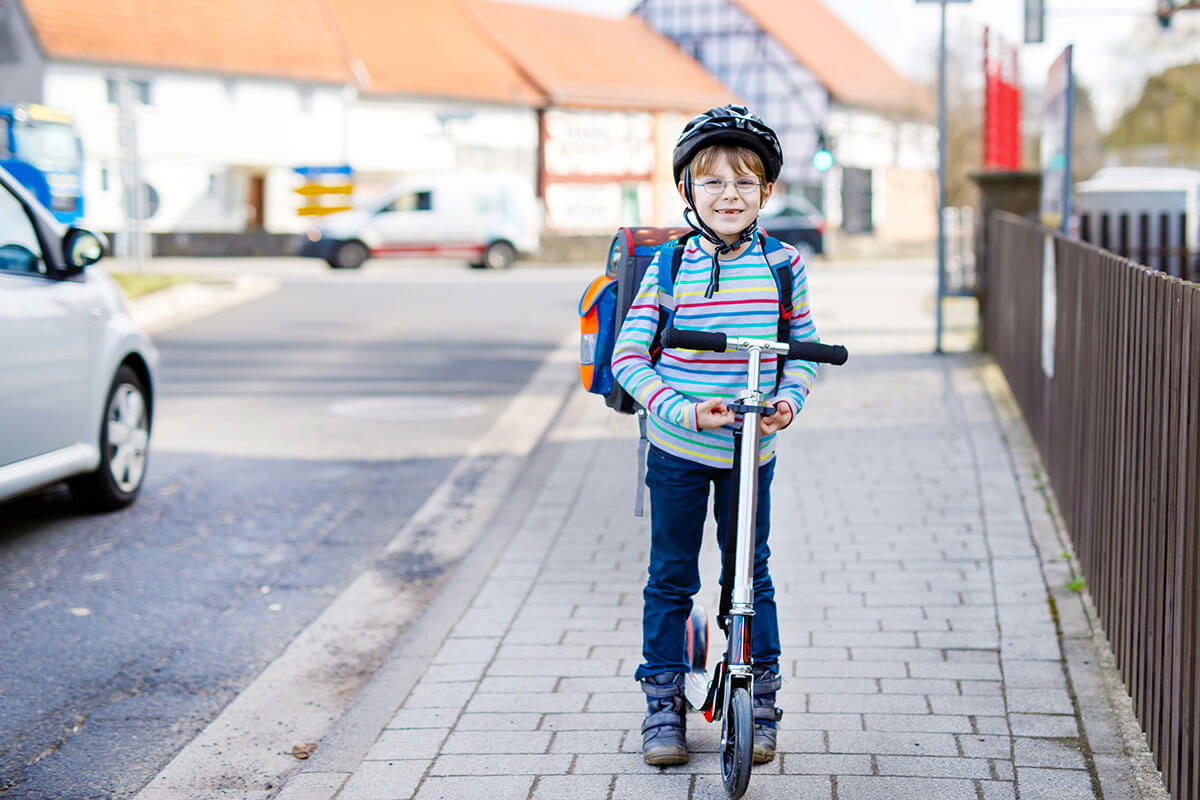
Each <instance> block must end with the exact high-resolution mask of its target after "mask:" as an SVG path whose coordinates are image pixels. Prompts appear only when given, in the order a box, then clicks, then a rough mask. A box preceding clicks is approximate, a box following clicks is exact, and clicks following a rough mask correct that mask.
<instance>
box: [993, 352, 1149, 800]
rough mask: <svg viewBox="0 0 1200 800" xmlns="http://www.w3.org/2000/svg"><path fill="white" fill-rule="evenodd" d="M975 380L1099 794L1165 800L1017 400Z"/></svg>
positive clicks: (996, 382)
mask: <svg viewBox="0 0 1200 800" xmlns="http://www.w3.org/2000/svg"><path fill="white" fill-rule="evenodd" d="M979 375H980V381H981V382H982V384H983V385H984V387H985V388H986V389H987V394H988V399H989V401H990V403H991V406H992V409H993V412H994V413H995V415H996V421H997V427H998V428H999V429H1000V430H1001V432H1002V435H1003V436H1004V439H1005V442H1006V443H1007V445H1008V449H1009V452H1010V454H1011V456H1012V459H1013V470H1014V475H1015V477H1016V479H1017V483H1018V484H1019V486H1020V491H1021V496H1022V502H1023V503H1024V505H1025V509H1026V513H1027V515H1028V517H1029V524H1030V529H1031V530H1032V532H1033V538H1034V544H1035V545H1036V547H1037V549H1038V553H1039V556H1040V558H1041V561H1042V566H1043V573H1044V574H1045V577H1046V589H1047V592H1048V594H1049V598H1050V599H1051V601H1052V602H1053V604H1054V607H1055V609H1056V611H1057V617H1058V630H1059V643H1060V645H1061V647H1062V653H1063V659H1064V662H1065V667H1066V672H1067V677H1068V680H1069V685H1070V689H1071V693H1072V696H1073V699H1074V702H1075V707H1076V713H1077V715H1078V717H1079V719H1080V723H1081V725H1082V727H1083V739H1084V740H1085V741H1086V742H1087V746H1088V749H1089V750H1090V753H1089V761H1091V763H1092V765H1093V767H1094V779H1095V780H1096V782H1098V783H1099V787H1098V788H1099V790H1100V791H1099V792H1097V794H1098V796H1100V797H1103V798H1104V800H1170V793H1169V792H1168V791H1167V789H1166V787H1165V786H1164V785H1163V781H1162V775H1161V774H1160V773H1159V772H1158V769H1157V768H1156V767H1155V765H1154V755H1153V753H1152V752H1151V751H1150V747H1149V745H1148V744H1147V742H1146V737H1145V735H1144V734H1143V732H1142V729H1141V725H1140V723H1139V722H1138V720H1137V717H1136V716H1135V715H1134V713H1133V707H1132V700H1131V699H1130V697H1129V694H1128V693H1127V692H1126V690H1125V685H1124V683H1123V682H1122V680H1121V674H1120V671H1119V670H1118V669H1117V667H1116V664H1115V660H1114V657H1113V653H1112V647H1111V646H1110V644H1109V642H1108V640H1107V638H1106V637H1105V635H1104V630H1103V628H1102V627H1101V624H1100V621H1099V619H1098V617H1097V615H1096V610H1095V607H1094V606H1093V604H1092V599H1091V596H1090V595H1089V594H1088V592H1087V590H1086V589H1085V590H1084V591H1081V592H1076V591H1074V590H1072V589H1069V588H1067V583H1068V582H1069V581H1071V580H1072V579H1074V578H1075V577H1077V576H1076V573H1075V571H1074V566H1073V564H1074V563H1075V552H1074V549H1073V547H1072V545H1071V541H1070V539H1069V538H1068V535H1067V533H1066V530H1067V528H1066V524H1065V522H1064V521H1063V519H1062V516H1061V515H1060V514H1059V512H1058V500H1057V499H1056V498H1055V497H1054V494H1053V490H1052V489H1051V488H1050V487H1049V485H1048V484H1047V483H1040V482H1039V481H1045V475H1046V469H1045V467H1044V466H1043V464H1042V461H1041V458H1040V456H1039V454H1038V452H1037V448H1036V446H1035V444H1034V442H1033V438H1032V436H1031V434H1030V433H1029V429H1028V428H1027V427H1026V426H1025V422H1024V419H1023V418H1022V417H1021V413H1020V409H1019V408H1018V407H1017V403H1016V399H1015V398H1014V397H1013V395H1012V393H1011V391H1010V390H1009V388H1008V383H1007V381H1006V380H1005V378H1004V374H1003V373H1002V372H1001V371H1000V368H999V366H997V365H996V364H995V363H994V362H988V363H986V364H984V365H982V366H981V367H980V368H979Z"/></svg>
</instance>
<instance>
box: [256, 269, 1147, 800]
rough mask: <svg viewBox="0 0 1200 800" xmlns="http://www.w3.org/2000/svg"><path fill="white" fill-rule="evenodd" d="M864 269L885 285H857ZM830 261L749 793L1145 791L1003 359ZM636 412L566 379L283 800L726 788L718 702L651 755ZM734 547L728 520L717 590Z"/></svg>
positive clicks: (782, 467)
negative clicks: (505, 496)
mask: <svg viewBox="0 0 1200 800" xmlns="http://www.w3.org/2000/svg"><path fill="white" fill-rule="evenodd" d="M858 279H861V280H862V281H863V282H864V284H865V283H866V282H868V281H870V282H871V283H872V284H873V285H877V286H878V285H879V284H881V283H882V284H885V285H883V286H881V287H878V288H877V290H876V291H877V294H875V295H869V294H868V295H863V294H862V293H861V291H860V289H859V288H856V287H855V285H854V281H855V280H858ZM813 282H814V297H815V301H814V302H815V303H817V304H818V305H817V312H816V313H817V315H818V316H817V320H818V324H819V325H820V324H821V323H822V317H821V310H822V307H823V306H824V305H825V304H826V303H830V306H829V307H830V308H831V309H837V312H836V313H835V312H834V311H830V312H829V313H828V314H826V315H825V316H826V320H825V323H826V324H824V325H822V327H821V329H822V334H823V337H824V338H825V339H826V340H827V341H839V340H840V341H844V342H845V343H847V344H848V345H849V346H850V347H851V352H852V357H851V361H850V363H849V364H848V365H847V366H846V367H844V368H840V369H832V368H829V369H826V370H824V371H823V372H822V375H821V379H820V381H819V382H818V384H817V386H816V388H815V390H814V392H813V395H812V397H811V399H810V402H809V404H808V406H807V407H806V408H805V410H804V412H803V413H802V415H801V417H800V418H799V420H798V421H797V423H796V424H795V425H793V429H792V430H789V431H788V433H787V434H786V435H785V436H784V437H783V440H784V441H783V443H782V445H781V453H780V462H779V467H778V469H777V473H776V479H775V481H776V482H775V489H774V508H773V527H772V535H771V542H772V549H773V557H772V572H773V575H774V578H775V583H776V590H777V602H778V605H779V609H780V620H781V629H782V639H783V651H784V654H783V660H782V662H781V667H782V670H783V675H784V678H785V683H784V688H783V690H782V692H781V694H780V700H779V705H780V706H781V707H782V708H784V709H785V712H786V713H785V716H784V718H783V720H782V722H781V732H780V750H779V756H778V757H777V758H776V759H775V760H774V761H773V762H772V763H769V764H766V765H762V766H758V767H756V768H755V769H754V772H753V775H752V777H751V781H750V788H749V790H748V792H747V794H746V797H748V798H800V799H802V800H876V799H879V800H885V799H886V800H907V799H908V798H919V800H1018V798H1019V800H1102V799H1103V800H1115V799H1116V798H1130V799H1131V800H1132V799H1133V798H1140V797H1146V796H1153V795H1152V794H1150V792H1152V791H1154V790H1156V788H1157V787H1155V786H1153V785H1152V784H1153V780H1152V778H1153V775H1152V774H1151V776H1150V777H1151V780H1150V782H1149V783H1148V784H1145V785H1142V784H1139V782H1138V781H1137V780H1135V775H1136V774H1139V773H1138V772H1137V770H1136V769H1135V767H1136V766H1137V765H1135V764H1134V763H1133V762H1132V761H1131V758H1130V756H1129V755H1127V754H1126V751H1127V749H1132V750H1134V751H1136V750H1137V747H1138V746H1139V743H1138V742H1137V741H1136V740H1135V739H1136V737H1131V736H1130V735H1129V733H1128V725H1127V719H1126V718H1125V717H1123V716H1122V712H1123V709H1122V705H1121V698H1120V695H1119V693H1118V692H1114V691H1113V678H1112V674H1111V670H1106V669H1105V668H1104V666H1103V665H1104V663H1105V656H1104V653H1103V651H1102V650H1097V649H1096V646H1097V642H1098V639H1097V638H1096V637H1095V634H1094V631H1093V630H1092V628H1091V625H1090V618H1089V616H1088V610H1087V604H1086V602H1085V600H1086V598H1083V597H1081V596H1080V595H1078V594H1076V593H1074V592H1071V591H1070V590H1068V589H1067V588H1065V586H1066V584H1067V582H1068V581H1069V580H1070V578H1071V574H1070V560H1069V559H1068V558H1066V557H1064V550H1065V549H1066V548H1067V545H1066V544H1065V543H1064V542H1063V541H1062V539H1061V535H1060V532H1059V530H1058V528H1057V525H1056V521H1055V518H1054V516H1053V512H1052V509H1050V508H1048V505H1047V502H1046V499H1045V497H1044V496H1043V495H1042V494H1041V493H1040V492H1041V489H1040V486H1039V485H1038V480H1037V477H1036V469H1037V462H1036V458H1035V457H1034V455H1033V453H1032V451H1031V449H1030V446H1029V443H1028V439H1027V436H1026V435H1025V434H1024V430H1023V427H1022V426H1021V424H1020V421H1019V418H1017V417H1016V416H1015V412H1014V410H1013V408H1012V406H1011V402H1010V401H1008V400H1007V399H1006V395H1005V392H1004V388H1003V383H1002V380H1001V379H999V378H998V374H997V373H996V371H995V369H994V367H991V366H990V365H989V363H988V361H987V360H986V359H985V358H983V357H979V356H976V355H972V354H968V353H962V354H958V355H947V356H942V357H937V356H933V355H928V354H927V353H928V352H929V350H930V349H931V347H930V345H931V342H930V341H928V336H927V334H926V333H925V331H928V330H930V328H929V327H927V323H928V322H929V319H928V314H927V313H926V312H925V311H922V310H921V309H922V308H925V309H927V308H928V305H922V304H920V303H912V304H908V303H903V304H901V303H898V298H903V291H900V290H899V289H897V290H896V291H889V290H888V288H887V286H886V280H885V281H880V280H879V278H878V276H875V277H874V279H872V276H871V275H869V274H862V275H859V274H857V273H846V274H842V275H833V274H820V273H817V274H814V279H813ZM904 286H907V287H909V289H908V290H905V291H909V290H911V291H912V292H914V293H915V294H914V297H916V296H920V295H921V294H922V293H923V292H925V291H927V289H928V287H927V286H926V285H925V283H924V282H922V281H921V280H917V281H916V283H915V284H913V281H911V280H910V281H908V283H905V284H904ZM913 286H915V287H916V288H915V289H914V288H912V287H913ZM900 288H903V287H900ZM822 291H823V292H825V294H822V293H821V292H822ZM839 297H840V298H841V300H839V299H838V298H839ZM851 297H853V301H852V304H851V301H850V298H851ZM910 299H911V298H910ZM842 300H845V301H847V302H845V303H843V302H841V301H842ZM898 305H900V306H901V307H900V308H898V309H897V308H896V306H898ZM850 308H853V309H854V310H853V311H848V310H847V309H850ZM635 431H636V424H635V423H634V421H633V420H632V419H630V418H627V417H618V416H617V415H615V414H613V413H612V412H610V411H609V410H608V409H607V408H605V407H604V405H603V403H602V402H600V401H599V400H598V399H597V398H594V397H592V396H588V395H584V394H582V393H573V394H572V395H571V396H570V398H569V400H568V402H567V404H566V406H565V407H564V409H563V411H562V413H561V414H560V416H559V418H558V420H557V421H556V423H555V425H554V426H553V427H552V428H551V431H550V433H549V435H548V438H547V441H545V442H544V443H543V445H542V446H541V448H540V449H539V450H538V452H537V453H536V454H535V455H534V457H533V459H532V460H531V463H530V465H529V467H528V471H527V474H526V476H525V477H524V478H523V479H522V480H521V481H520V483H519V486H518V487H517V489H516V490H515V491H514V493H513V496H512V497H511V498H510V500H509V502H508V504H507V505H506V506H505V508H504V509H503V510H502V511H501V512H500V514H499V516H498V517H497V519H496V520H495V521H494V523H493V526H492V529H491V530H489V532H488V533H487V534H485V537H484V540H482V541H481V543H480V547H479V549H478V550H477V551H476V552H475V553H473V554H472V555H471V556H470V557H468V559H467V560H466V561H465V562H464V563H463V564H462V566H461V568H460V572H459V573H458V574H457V575H456V576H455V578H454V579H452V581H451V583H450V584H449V585H448V586H447V587H446V589H445V590H444V591H443V593H442V596H441V597H440V598H439V600H438V602H437V603H435V605H434V606H433V607H432V608H431V609H430V611H429V613H428V614H427V615H426V616H425V617H424V618H423V619H422V621H421V622H420V623H419V624H418V625H417V627H416V630H414V633H413V634H412V635H411V636H410V637H409V639H408V640H407V641H406V642H405V643H404V644H403V645H401V647H400V648H398V649H397V652H396V655H395V657H394V659H393V661H392V663H391V664H389V668H385V670H384V671H382V672H381V673H380V675H379V676H377V679H376V681H375V682H374V684H373V685H372V686H371V687H369V688H368V690H367V691H366V692H365V693H364V696H363V698H362V699H361V701H360V703H359V705H358V708H357V709H356V712H355V713H352V714H351V715H349V716H348V717H347V719H345V720H343V721H342V723H341V724H340V726H339V728H338V731H337V735H336V736H334V737H331V738H330V740H329V741H328V742H322V743H321V747H320V748H319V749H318V751H317V753H316V755H315V756H314V757H313V758H312V759H311V760H310V761H309V762H306V763H305V765H304V766H303V767H302V771H300V772H299V773H297V774H296V775H295V776H294V777H293V778H292V780H290V781H289V782H288V783H287V785H286V786H285V787H284V789H283V791H282V793H281V794H280V795H279V797H280V798H283V800H308V799H310V798H313V799H315V798H320V799H321V800H325V798H333V797H337V798H339V800H406V799H407V798H415V799H416V800H434V798H489V799H490V798H496V799H497V800H506V799H507V798H514V799H515V798H520V799H521V800H525V799H526V798H532V799H533V800H593V799H594V800H621V799H622V798H645V797H656V798H663V799H664V800H667V799H669V798H694V799H696V800H698V799H699V798H722V797H724V796H725V794H724V790H723V788H722V786H721V779H720V766H719V762H718V759H717V754H716V749H717V745H718V739H719V733H720V731H719V724H708V723H705V722H704V721H703V718H702V717H700V716H698V715H696V714H692V715H691V716H690V717H689V725H690V729H689V737H688V738H689V743H690V745H691V749H692V751H693V756H692V760H691V762H690V763H689V764H688V765H686V766H684V767H678V768H670V769H657V768H653V767H648V766H646V765H645V764H644V763H643V762H642V759H641V754H640V745H641V736H640V732H639V726H640V721H641V717H642V713H643V709H644V701H643V698H642V695H641V692H640V691H639V689H638V687H637V684H636V683H634V681H633V680H632V677H631V676H632V674H633V671H634V669H635V667H636V666H637V664H638V662H639V661H640V615H641V590H642V585H643V582H644V579H645V570H646V561H647V546H648V520H646V519H641V520H639V519H636V518H634V517H633V516H632V515H631V509H632V503H633V489H634V486H633V483H634V479H633V469H634V458H635V453H636V448H635V440H636V434H635ZM717 559H718V554H717V552H716V548H715V546H713V544H712V541H711V537H709V542H708V544H707V545H706V550H705V552H704V555H703V561H702V574H703V575H704V577H705V581H706V583H705V589H704V591H703V592H702V596H701V598H700V600H701V602H702V603H703V604H704V605H705V606H706V607H707V608H709V609H712V608H715V606H716V580H717V574H718V568H717V563H718V561H717ZM710 629H711V630H712V632H713V638H714V639H715V640H717V641H714V642H713V646H712V648H711V650H710V663H711V662H712V660H713V659H715V658H718V657H719V649H720V647H721V645H722V642H721V641H720V639H721V637H720V634H719V632H718V631H717V629H716V627H715V626H710ZM1124 713H1127V710H1124ZM1123 731H1124V732H1123ZM1140 774H1141V776H1142V778H1143V779H1144V778H1145V774H1146V770H1145V769H1144V768H1143V769H1142V771H1141V773H1140ZM1139 786H1140V788H1139Z"/></svg>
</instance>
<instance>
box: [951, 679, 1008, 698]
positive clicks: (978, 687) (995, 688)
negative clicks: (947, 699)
mask: <svg viewBox="0 0 1200 800" xmlns="http://www.w3.org/2000/svg"><path fill="white" fill-rule="evenodd" d="M1004 686H1005V684H1003V683H1001V682H1000V681H959V682H958V690H959V691H960V692H962V693H963V694H988V695H999V694H1003V693H1004Z"/></svg>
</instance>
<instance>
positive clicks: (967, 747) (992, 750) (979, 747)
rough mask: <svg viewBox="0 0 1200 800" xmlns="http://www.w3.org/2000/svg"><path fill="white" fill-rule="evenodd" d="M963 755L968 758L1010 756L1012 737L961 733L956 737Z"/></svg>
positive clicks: (1000, 757) (1004, 757)
mask: <svg viewBox="0 0 1200 800" xmlns="http://www.w3.org/2000/svg"><path fill="white" fill-rule="evenodd" d="M958 743H959V746H960V747H961V748H962V752H963V755H964V756H966V757H968V758H999V759H1010V758H1012V747H1013V738H1012V737H1011V736H1007V735H999V734H963V735H961V736H959V737H958Z"/></svg>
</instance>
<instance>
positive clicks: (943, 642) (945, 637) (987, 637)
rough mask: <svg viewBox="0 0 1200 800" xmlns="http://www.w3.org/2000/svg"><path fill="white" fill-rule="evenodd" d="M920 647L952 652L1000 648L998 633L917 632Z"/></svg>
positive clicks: (981, 631)
mask: <svg viewBox="0 0 1200 800" xmlns="http://www.w3.org/2000/svg"><path fill="white" fill-rule="evenodd" d="M917 641H918V642H919V643H920V646H921V647H931V648H937V649H954V650H995V649H997V648H998V647H999V646H1000V633H999V631H994V630H993V631H987V630H976V631H919V632H918V633H917Z"/></svg>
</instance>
